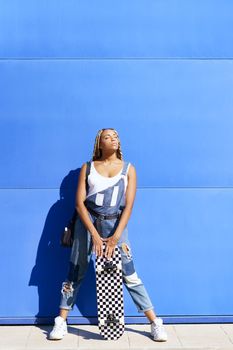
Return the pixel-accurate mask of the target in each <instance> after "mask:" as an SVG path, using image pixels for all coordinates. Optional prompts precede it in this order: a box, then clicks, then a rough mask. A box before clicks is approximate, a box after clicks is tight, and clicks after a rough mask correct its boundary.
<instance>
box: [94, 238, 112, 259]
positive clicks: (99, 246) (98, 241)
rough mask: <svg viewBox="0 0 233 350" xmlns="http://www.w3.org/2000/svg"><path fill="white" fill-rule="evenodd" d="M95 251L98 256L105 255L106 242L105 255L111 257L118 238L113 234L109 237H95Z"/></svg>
mask: <svg viewBox="0 0 233 350" xmlns="http://www.w3.org/2000/svg"><path fill="white" fill-rule="evenodd" d="M92 239H93V252H94V253H95V254H96V255H97V256H103V242H105V243H106V250H105V257H106V258H107V259H108V260H109V259H111V257H112V255H113V252H114V249H115V246H116V244H117V241H118V240H117V238H116V237H115V236H114V235H113V236H111V237H109V238H101V237H100V236H99V235H98V236H97V237H93V238H92Z"/></svg>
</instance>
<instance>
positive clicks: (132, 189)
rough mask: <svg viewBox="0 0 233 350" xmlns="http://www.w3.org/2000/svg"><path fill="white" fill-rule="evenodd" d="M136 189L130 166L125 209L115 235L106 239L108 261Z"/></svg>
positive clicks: (127, 214) (132, 170)
mask: <svg viewBox="0 0 233 350" xmlns="http://www.w3.org/2000/svg"><path fill="white" fill-rule="evenodd" d="M136 188H137V176H136V170H135V167H134V166H133V165H132V164H131V165H130V167H129V171H128V184H127V189H126V193H125V208H124V210H123V212H122V215H121V218H120V220H119V223H118V225H117V228H116V231H115V233H114V234H113V235H112V236H111V237H110V238H109V239H108V241H107V247H106V256H107V258H108V259H110V258H111V256H112V253H113V251H114V248H115V245H116V244H117V242H118V240H119V239H120V237H121V234H122V232H123V230H124V228H125V226H126V225H127V223H128V221H129V218H130V215H131V212H132V209H133V204H134V199H135V195H136Z"/></svg>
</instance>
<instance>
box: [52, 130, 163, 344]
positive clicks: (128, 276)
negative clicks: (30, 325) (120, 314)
mask: <svg viewBox="0 0 233 350" xmlns="http://www.w3.org/2000/svg"><path fill="white" fill-rule="evenodd" d="M86 166H87V164H86V163H84V164H83V165H82V168H81V171H80V176H79V182H78V187H77V193H76V210H77V213H78V217H77V220H76V223H75V233H74V243H73V246H72V250H71V256H70V264H69V271H68V276H67V279H66V281H65V282H63V284H62V290H61V303H60V315H59V316H57V317H56V318H55V324H54V327H53V330H52V331H51V333H50V334H49V338H50V339H62V338H63V336H64V335H65V334H67V323H66V318H67V315H68V312H69V310H72V309H73V306H74V303H75V301H76V296H77V292H78V290H79V287H80V284H81V282H82V279H83V277H84V275H85V272H86V270H87V267H88V264H89V261H90V257H91V253H92V251H93V252H94V253H95V254H96V255H97V256H101V255H102V254H103V241H105V243H106V252H105V256H106V257H107V258H108V259H110V258H111V256H112V254H113V251H114V248H115V246H116V245H117V246H118V247H119V249H120V252H121V256H122V272H123V282H124V284H125V286H126V288H127V290H128V291H129V293H130V295H131V297H132V299H133V302H134V303H135V305H136V307H137V309H138V312H143V313H144V314H145V315H146V317H147V318H148V320H149V321H150V323H151V336H152V338H153V339H154V340H155V341H166V340H167V334H166V332H165V329H164V327H163V320H162V319H161V318H158V317H156V315H155V313H154V311H153V305H152V303H151V300H150V298H149V296H148V294H147V291H146V289H145V287H144V285H143V282H142V281H141V279H140V278H139V277H138V275H137V272H136V271H135V268H134V263H133V258H132V252H131V247H130V242H129V239H128V229H127V223H128V220H129V218H130V215H131V211H132V208H133V203H134V198H135V194H136V170H135V167H134V166H133V165H132V164H130V163H129V162H125V161H124V160H123V156H122V151H121V144H120V139H119V136H118V133H117V131H116V130H115V129H113V128H108V129H101V130H99V132H98V134H97V136H96V139H95V146H94V152H93V157H92V161H91V164H90V173H89V175H88V178H87V179H86ZM86 180H87V182H88V193H86Z"/></svg>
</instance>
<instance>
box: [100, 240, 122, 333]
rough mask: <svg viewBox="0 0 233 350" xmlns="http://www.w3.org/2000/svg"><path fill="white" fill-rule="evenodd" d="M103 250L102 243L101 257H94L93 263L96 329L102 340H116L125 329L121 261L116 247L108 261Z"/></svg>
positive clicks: (104, 247) (104, 245) (104, 246)
mask: <svg viewBox="0 0 233 350" xmlns="http://www.w3.org/2000/svg"><path fill="white" fill-rule="evenodd" d="M105 249H106V244H105V243H104V242H103V257H98V256H96V261H95V269H96V290H97V311H98V327H99V330H100V334H101V335H102V336H103V337H104V339H111V340H116V339H118V338H119V337H120V336H121V335H122V334H123V333H124V329H125V324H124V300H123V285H122V261H121V253H120V250H119V248H118V247H117V246H116V247H115V251H114V254H113V256H112V258H111V259H110V260H107V259H106V258H105V256H104V255H105Z"/></svg>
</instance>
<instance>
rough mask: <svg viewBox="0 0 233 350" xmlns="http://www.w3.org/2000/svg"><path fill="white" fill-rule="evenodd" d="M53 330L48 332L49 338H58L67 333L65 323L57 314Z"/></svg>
mask: <svg viewBox="0 0 233 350" xmlns="http://www.w3.org/2000/svg"><path fill="white" fill-rule="evenodd" d="M54 321H55V322H54V327H53V330H52V331H51V332H50V333H49V339H51V340H60V339H62V338H63V337H64V335H65V334H67V333H68V332H67V323H66V321H65V320H64V318H62V317H61V316H57V317H56V318H55V320H54Z"/></svg>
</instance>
